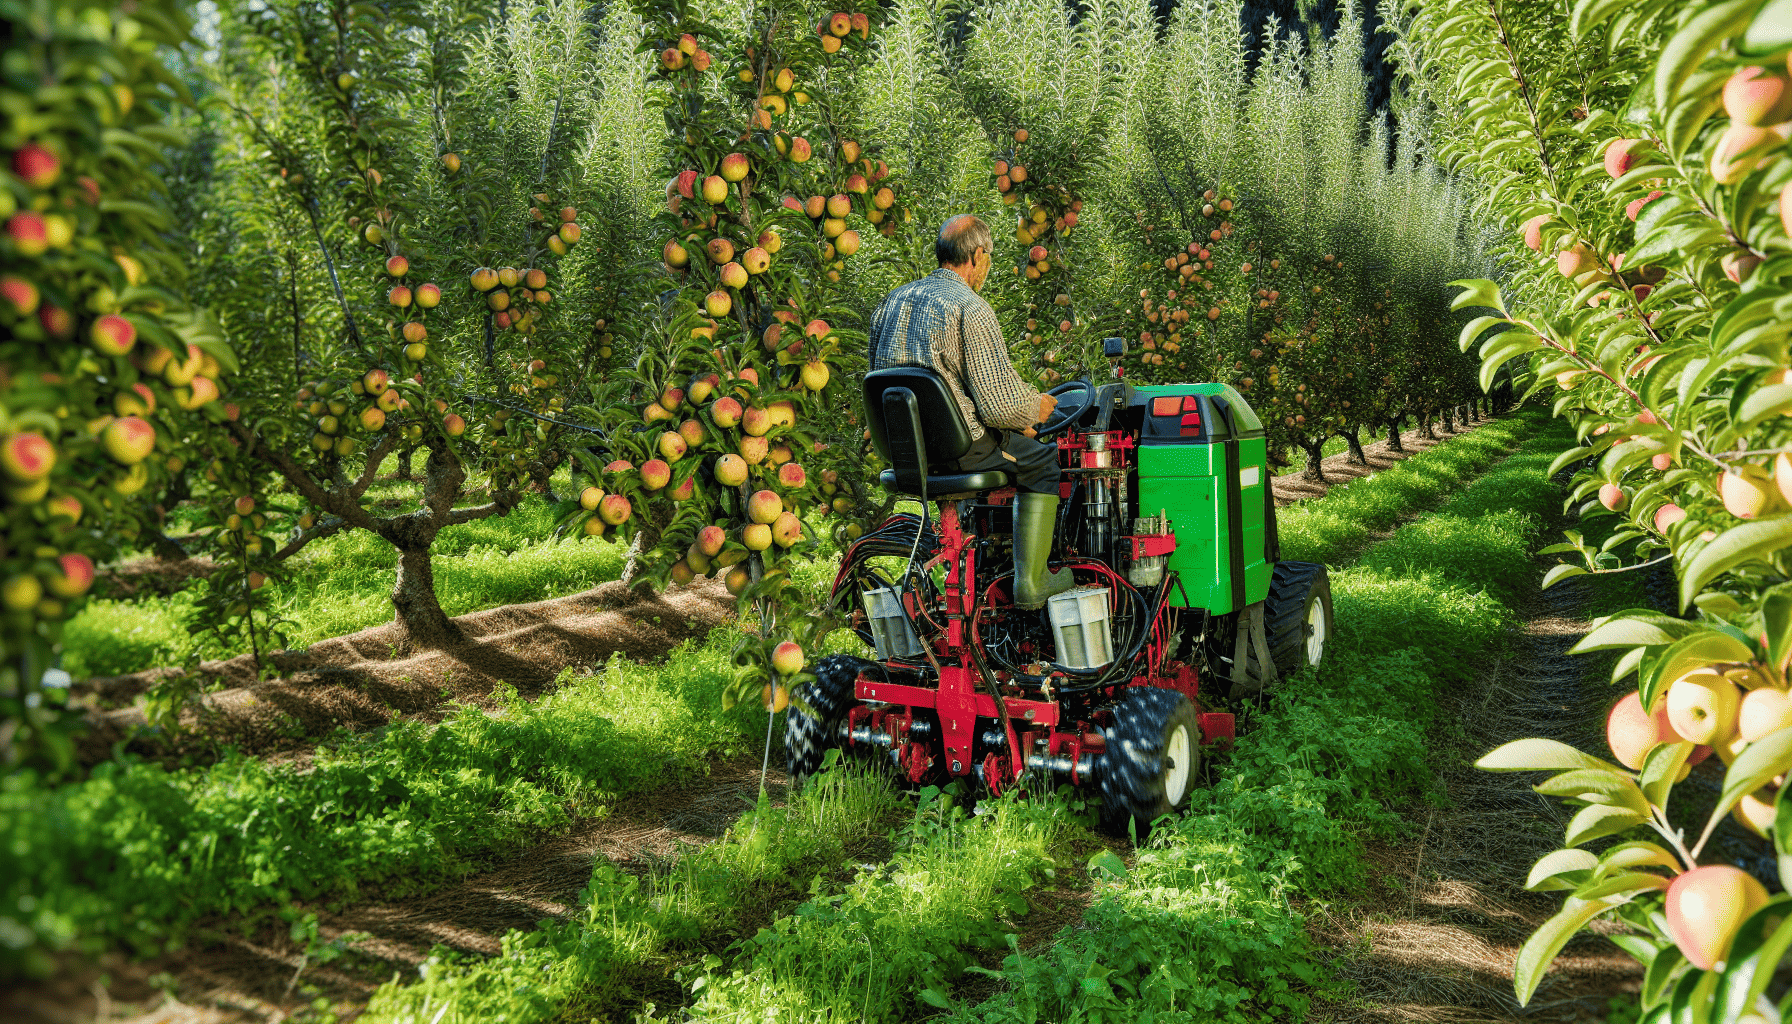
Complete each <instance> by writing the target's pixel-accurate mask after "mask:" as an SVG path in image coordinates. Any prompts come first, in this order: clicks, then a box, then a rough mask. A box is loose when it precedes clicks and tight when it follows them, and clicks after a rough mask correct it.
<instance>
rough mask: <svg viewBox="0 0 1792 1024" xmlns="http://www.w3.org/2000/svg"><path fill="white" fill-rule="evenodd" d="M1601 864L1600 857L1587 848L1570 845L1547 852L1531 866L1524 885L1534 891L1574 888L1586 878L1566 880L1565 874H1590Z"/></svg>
mask: <svg viewBox="0 0 1792 1024" xmlns="http://www.w3.org/2000/svg"><path fill="white" fill-rule="evenodd" d="M1598 866H1599V858H1598V857H1596V856H1594V855H1593V854H1592V853H1591V852H1589V851H1587V850H1579V849H1574V848H1572V847H1570V848H1569V849H1566V850H1556V851H1555V852H1553V853H1546V854H1544V855H1543V857H1542V859H1540V860H1538V861H1537V863H1536V864H1535V865H1533V866H1532V867H1531V875H1530V877H1529V878H1527V879H1526V880H1525V883H1524V887H1525V888H1526V889H1529V890H1531V891H1532V892H1548V891H1549V890H1551V889H1573V888H1575V887H1576V886H1577V885H1578V884H1580V882H1581V881H1584V879H1575V880H1571V881H1564V880H1563V876H1564V875H1587V876H1590V875H1591V874H1592V872H1593V869H1594V868H1597V867H1598Z"/></svg>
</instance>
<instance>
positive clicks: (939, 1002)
mask: <svg viewBox="0 0 1792 1024" xmlns="http://www.w3.org/2000/svg"><path fill="white" fill-rule="evenodd" d="M921 1001H922V1002H924V1003H926V1004H927V1005H929V1006H937V1007H939V1008H940V1009H942V1010H950V1009H951V1008H952V1000H951V999H949V998H947V997H946V996H944V995H942V994H940V993H939V992H938V991H936V990H934V989H931V988H924V989H922V990H921Z"/></svg>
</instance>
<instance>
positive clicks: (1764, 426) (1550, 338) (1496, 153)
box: [1399, 0, 1792, 1021]
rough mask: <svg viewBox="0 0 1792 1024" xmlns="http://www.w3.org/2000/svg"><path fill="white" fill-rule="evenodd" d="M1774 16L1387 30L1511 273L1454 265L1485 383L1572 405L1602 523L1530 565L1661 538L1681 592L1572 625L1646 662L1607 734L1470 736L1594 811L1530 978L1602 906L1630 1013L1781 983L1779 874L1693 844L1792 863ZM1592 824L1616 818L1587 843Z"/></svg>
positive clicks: (1580, 12)
mask: <svg viewBox="0 0 1792 1024" xmlns="http://www.w3.org/2000/svg"><path fill="white" fill-rule="evenodd" d="M1788 24H1789V23H1788V21H1787V19H1786V18H1785V15H1784V9H1783V6H1776V5H1773V4H1758V3H1729V4H1726V3H1709V2H1695V3H1688V4H1680V5H1673V6H1669V7H1641V8H1631V7H1625V6H1623V5H1618V6H1604V5H1596V4H1579V5H1576V6H1574V7H1573V8H1572V9H1560V8H1548V7H1543V6H1539V5H1534V4H1528V3H1513V2H1509V0H1498V2H1495V3H1492V4H1479V3H1477V4H1469V3H1455V2H1446V3H1441V4H1437V5H1434V6H1429V7H1426V8H1424V9H1423V10H1421V11H1419V12H1418V13H1417V14H1416V15H1414V16H1412V17H1411V18H1410V19H1409V20H1407V21H1406V22H1403V23H1402V24H1401V26H1400V27H1401V29H1402V39H1403V46H1402V48H1401V50H1400V51H1399V52H1400V53H1401V55H1402V59H1403V62H1404V66H1405V68H1406V70H1407V72H1408V76H1409V79H1410V81H1411V83H1412V86H1413V88H1414V90H1415V92H1417V93H1418V94H1420V95H1421V96H1422V97H1424V98H1426V99H1428V100H1430V101H1432V102H1434V103H1435V104H1436V109H1437V122H1436V125H1435V129H1434V135H1435V137H1436V139H1437V145H1438V147H1439V149H1440V151H1441V152H1442V154H1443V155H1444V156H1445V157H1446V158H1448V159H1449V160H1450V161H1451V162H1452V163H1453V164H1454V165H1456V166H1458V167H1459V168H1461V169H1462V170H1463V171H1464V172H1465V173H1469V174H1472V175H1473V176H1474V177H1475V178H1476V179H1478V181H1479V183H1480V186H1481V187H1482V188H1483V189H1484V190H1485V195H1486V201H1487V203H1488V206H1489V208H1490V209H1491V210H1492V211H1494V212H1495V214H1496V215H1497V216H1499V217H1500V219H1501V220H1502V221H1503V222H1504V223H1503V228H1504V229H1505V237H1506V238H1507V239H1508V241H1507V243H1506V248H1505V253H1506V255H1507V257H1508V260H1507V263H1506V268H1505V269H1506V270H1507V273H1506V274H1505V276H1504V278H1503V280H1502V281H1501V282H1499V283H1496V282H1494V281H1492V280H1463V281H1460V282H1457V283H1458V284H1459V285H1460V286H1461V291H1460V294H1459V296H1458V297H1457V299H1456V305H1457V306H1458V307H1460V308H1464V309H1478V310H1479V311H1481V312H1482V314H1483V315H1481V316H1478V317H1477V318H1476V319H1475V320H1474V321H1472V322H1471V323H1470V324H1469V325H1468V326H1467V327H1466V328H1465V329H1464V330H1463V331H1462V334H1461V345H1462V347H1463V348H1464V349H1465V350H1467V349H1469V348H1471V347H1473V346H1475V345H1476V344H1477V343H1478V344H1479V346H1480V349H1479V352H1480V356H1481V362H1482V366H1481V383H1482V385H1483V386H1484V387H1485V386H1488V385H1490V384H1491V383H1492V382H1493V381H1494V379H1495V377H1496V375H1497V374H1500V373H1502V372H1507V373H1511V374H1512V376H1513V377H1514V378H1516V379H1517V380H1518V381H1519V383H1520V384H1521V386H1524V387H1526V388H1528V393H1530V394H1542V395H1547V396H1549V397H1550V398H1551V399H1552V400H1553V404H1554V407H1555V410H1556V412H1557V414H1558V415H1561V416H1564V417H1566V418H1567V419H1568V420H1569V421H1570V422H1571V423H1573V424H1574V426H1575V429H1576V434H1577V444H1576V445H1575V446H1574V447H1572V448H1570V449H1568V450H1566V451H1564V452H1563V453H1562V454H1561V456H1560V457H1559V458H1558V459H1557V460H1556V466H1555V468H1556V469H1558V470H1560V469H1564V468H1567V467H1570V466H1574V467H1579V468H1577V469H1576V471H1575V472H1574V474H1573V477H1572V481H1571V485H1570V486H1571V491H1570V496H1571V501H1572V502H1574V503H1575V505H1576V507H1577V508H1578V511H1579V512H1580V514H1581V515H1582V516H1583V517H1584V518H1585V519H1587V520H1588V521H1589V523H1590V524H1591V525H1592V526H1593V528H1595V529H1597V530H1599V531H1600V533H1601V534H1602V535H1604V536H1605V538H1606V539H1605V540H1603V542H1601V543H1598V544H1595V543H1593V542H1591V541H1590V540H1588V539H1587V537H1586V536H1585V534H1583V533H1582V532H1581V531H1574V532H1571V533H1570V534H1569V535H1568V540H1567V541H1566V543H1563V544H1561V545H1557V546H1555V548H1554V549H1553V550H1554V551H1555V552H1557V553H1560V554H1564V555H1570V556H1572V560H1570V561H1565V562H1563V563H1562V564H1560V565H1557V566H1556V567H1554V568H1553V569H1551V570H1550V571H1549V573H1548V574H1547V575H1546V576H1545V578H1544V584H1545V585H1546V586H1548V585H1552V584H1554V583H1556V582H1558V581H1560V580H1562V579H1566V578H1568V577H1571V576H1575V575H1584V574H1587V573H1606V572H1622V571H1628V570H1630V569H1634V568H1638V567H1640V566H1643V565H1648V564H1653V563H1656V562H1663V561H1670V560H1671V561H1672V563H1673V564H1674V567H1675V571H1676V573H1677V574H1678V576H1679V605H1680V608H1682V609H1685V610H1687V611H1688V612H1690V613H1691V617H1690V618H1680V617H1675V616H1668V615H1662V614H1660V613H1657V612H1654V611H1651V610H1645V609H1633V610H1629V611H1625V612H1620V613H1618V614H1616V615H1613V616H1609V617H1607V618H1604V619H1601V620H1599V621H1598V622H1596V623H1595V628H1594V629H1593V631H1592V632H1591V633H1589V634H1588V635H1587V636H1586V638H1585V639H1583V640H1582V641H1581V643H1580V644H1579V645H1578V646H1577V648H1576V650H1577V651H1591V650H1615V651H1622V652H1623V653H1622V655H1621V656H1620V658H1619V660H1618V662H1617V665H1616V667H1615V669H1614V671H1613V679H1614V682H1619V683H1623V684H1626V686H1627V688H1628V687H1629V686H1630V685H1634V692H1632V693H1631V694H1630V695H1628V696H1626V697H1625V698H1624V699H1623V700H1621V701H1620V702H1619V703H1618V704H1617V705H1616V706H1615V707H1614V708H1613V709H1612V711H1611V713H1610V715H1609V717H1608V720H1607V734H1606V738H1607V744H1608V746H1609V748H1610V753H1611V755H1612V760H1608V759H1606V758H1604V757H1602V756H1601V757H1595V756H1592V755H1590V754H1587V753H1584V752H1582V751H1579V750H1576V749H1573V748H1569V747H1565V746H1563V745H1561V744H1556V743H1552V742H1550V741H1545V740H1534V739H1533V740H1520V741H1517V742H1515V743H1513V744H1509V745H1507V746H1506V747H1502V748H1500V749H1499V750H1496V751H1494V752H1492V753H1490V754H1489V755H1487V757H1486V758H1484V759H1483V760H1482V762H1481V763H1482V766H1483V767H1486V768H1489V769H1492V770H1527V771H1528V770H1541V771H1551V772H1554V773H1555V774H1554V775H1552V777H1551V778H1550V779H1548V780H1547V781H1545V782H1544V783H1543V784H1541V785H1540V786H1538V787H1537V788H1538V789H1539V790H1540V791H1541V792H1544V793H1547V794H1550V795H1555V796H1560V797H1563V798H1566V799H1568V800H1570V801H1571V802H1573V803H1574V804H1576V805H1577V806H1578V808H1579V809H1578V810H1577V811H1576V813H1575V815H1574V817H1573V819H1572V821H1571V822H1570V824H1569V826H1568V829H1567V834H1566V835H1565V836H1564V837H1563V848H1562V849H1561V850H1558V851H1556V852H1554V853H1552V854H1550V855H1548V856H1546V857H1545V858H1544V859H1543V860H1542V861H1540V862H1539V863H1538V865H1537V867H1536V868H1535V869H1534V870H1533V871H1532V873H1531V877H1530V879H1529V881H1528V884H1529V886H1530V887H1531V888H1533V889H1540V890H1555V891H1561V892H1564V893H1565V894H1566V898H1565V901H1564V903H1563V907H1562V910H1561V912H1560V913H1559V914H1557V915H1556V917H1554V918H1553V919H1551V920H1550V921H1549V922H1548V923H1547V924H1545V925H1544V926H1543V927H1542V928H1540V929H1539V930H1538V931H1537V932H1536V933H1535V934H1533V935H1532V936H1531V938H1530V940H1529V941H1528V942H1527V943H1526V944H1525V946H1524V948H1523V949H1522V950H1521V951H1520V954H1519V960H1518V964H1517V970H1516V971H1515V975H1516V986H1517V990H1518V995H1519V997H1520V999H1521V1000H1528V999H1529V998H1530V997H1531V995H1532V994H1533V993H1534V992H1535V991H1536V989H1537V986H1538V985H1539V984H1540V983H1541V981H1542V980H1543V975H1544V971H1545V970H1546V968H1547V967H1548V965H1549V963H1550V962H1551V961H1552V960H1553V959H1554V957H1555V955H1556V954H1557V952H1558V951H1559V950H1560V949H1561V948H1562V946H1563V944H1564V943H1565V942H1566V941H1567V940H1568V939H1569V938H1570V937H1572V936H1573V935H1574V934H1575V933H1577V932H1578V931H1580V930H1581V929H1582V928H1584V927H1586V926H1587V925H1589V924H1591V923H1592V922H1593V921H1595V920H1599V919H1615V920H1616V921H1618V922H1620V923H1621V924H1623V925H1625V926H1626V927H1625V928H1624V930H1622V931H1620V932H1618V933H1617V934H1615V935H1613V941H1615V942H1617V943H1618V944H1619V945H1620V946H1621V947H1623V948H1624V949H1625V950H1626V951H1627V952H1629V953H1631V954H1632V955H1634V956H1636V957H1637V958H1638V959H1639V960H1640V961H1642V962H1643V963H1644V965H1645V966H1646V968H1647V972H1646V976H1645V977H1646V980H1645V984H1644V987H1643V991H1642V993H1641V1001H1642V1004H1643V1010H1644V1017H1643V1019H1644V1020H1649V1021H1657V1020H1662V1021H1665V1020H1670V1019H1681V1018H1683V1017H1684V1018H1685V1019H1705V1018H1706V1017H1707V1016H1711V1017H1718V1016H1721V1017H1722V1018H1723V1019H1726V1020H1747V1019H1754V1020H1778V1019H1781V1017H1782V1015H1783V1013H1784V1011H1785V1008H1786V1007H1785V1004H1784V1002H1783V1001H1782V1002H1781V1003H1779V1004H1777V1005H1776V1004H1775V1003H1773V1002H1772V1001H1770V1000H1768V999H1767V998H1766V996H1765V993H1766V992H1767V986H1768V983H1769V981H1770V979H1771V978H1772V977H1773V975H1774V973H1775V968H1776V966H1777V965H1778V964H1779V963H1780V962H1781V960H1782V958H1783V954H1784V952H1785V950H1786V949H1787V946H1788V939H1792V928H1789V926H1788V924H1787V922H1788V919H1789V918H1788V912H1787V903H1788V897H1786V896H1784V895H1779V896H1773V897H1771V898H1770V897H1769V896H1768V894H1767V891H1766V889H1765V888H1764V887H1763V886H1762V884H1761V882H1760V880H1758V879H1756V878H1754V877H1752V876H1750V875H1747V874H1744V873H1743V872H1741V871H1739V870H1737V869H1736V868H1733V867H1730V866H1728V865H1724V864H1703V863H1701V859H1702V858H1703V859H1709V856H1710V855H1709V853H1708V851H1707V844H1708V841H1709V838H1710V836H1711V834H1712V832H1713V831H1714V829H1715V827H1716V825H1717V824H1718V822H1719V821H1720V820H1721V819H1722V818H1723V816H1724V815H1726V814H1731V815H1734V816H1735V818H1736V819H1737V820H1738V821H1739V822H1740V823H1741V824H1742V825H1743V826H1744V827H1745V828H1747V829H1749V830H1751V831H1753V832H1755V833H1757V834H1759V835H1762V836H1764V837H1768V838H1770V839H1771V840H1772V842H1773V847H1774V850H1775V851H1776V853H1778V854H1779V856H1780V861H1779V865H1780V872H1779V873H1780V878H1781V881H1783V880H1784V878H1785V872H1786V868H1787V865H1788V861H1787V860H1786V854H1787V852H1788V851H1789V850H1792V828H1788V825H1787V822H1788V821H1792V819H1789V818H1787V817H1786V809H1787V798H1786V793H1787V788H1786V787H1785V786H1784V784H1783V783H1784V777H1785V774H1786V772H1787V771H1788V770H1789V769H1792V715H1788V714H1787V713H1786V708H1787V707H1788V705H1789V704H1792V699H1789V698H1788V696H1787V691H1788V680H1787V671H1788V665H1789V661H1792V587H1789V585H1788V583H1787V580H1788V574H1789V573H1792V562H1789V559H1788V550H1789V548H1788V543H1789V541H1792V515H1789V514H1788V509H1789V508H1792V505H1789V504H1788V497H1789V496H1792V428H1788V426H1787V419H1786V413H1788V411H1792V386H1788V384H1787V383H1786V381H1787V379H1788V374H1789V372H1792V371H1788V369H1787V367H1788V365H1789V364H1792V352H1789V351H1788V344H1789V339H1792V317H1788V316H1787V314H1786V310H1785V304H1784V301H1783V298H1784V295H1785V291H1786V283H1787V279H1788V275H1789V274H1792V256H1789V255H1788V254H1789V253H1792V237H1789V235H1792V217H1789V216H1788V211H1789V210H1792V196H1788V194H1787V191H1786V190H1787V183H1788V181H1789V180H1792V161H1788V160H1787V158H1786V139H1787V137H1788V135H1789V134H1792V66H1789V65H1788V60H1789V57H1792V31H1788ZM1446 65H1450V66H1453V67H1454V68H1457V69H1461V70H1462V74H1460V75H1458V74H1456V72H1455V71H1451V72H1449V73H1447V74H1446V73H1444V72H1443V71H1442V69H1443V68H1444V67H1445V66H1446ZM1601 753H1602V754H1603V753H1604V752H1603V751H1602V752H1601ZM1709 754H1715V755H1716V756H1717V758H1718V759H1719V761H1720V762H1721V763H1722V764H1723V765H1724V768H1725V770H1724V772H1723V783H1722V789H1721V792H1720V795H1719V799H1718V802H1717V806H1716V807H1715V808H1714V809H1713V810H1712V812H1711V814H1710V815H1709V816H1708V817H1706V819H1705V820H1703V821H1698V820H1696V819H1695V820H1693V821H1691V822H1689V823H1685V824H1683V823H1682V820H1681V818H1680V817H1679V816H1678V815H1677V814H1676V813H1675V811H1676V809H1675V808H1674V807H1673V806H1672V805H1671V804H1670V797H1671V794H1672V788H1673V786H1674V785H1675V783H1676V782H1678V781H1679V780H1681V779H1682V778H1684V777H1685V776H1686V774H1687V766H1688V765H1691V764H1694V763H1696V762H1697V761H1699V760H1701V759H1703V758H1705V757H1706V756H1707V755H1709ZM1614 760H1615V762H1616V763H1613V761H1614ZM1605 837H1617V838H1619V839H1620V840H1623V841H1621V842H1619V843H1618V844H1617V845H1615V846H1610V847H1608V848H1606V849H1604V851H1603V852H1601V853H1594V852H1591V851H1588V850H1585V849H1583V847H1584V845H1585V844H1586V843H1588V842H1591V841H1593V840H1596V839H1601V838H1605Z"/></svg>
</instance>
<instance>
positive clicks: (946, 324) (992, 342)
mask: <svg viewBox="0 0 1792 1024" xmlns="http://www.w3.org/2000/svg"><path fill="white" fill-rule="evenodd" d="M886 366H924V367H927V368H929V369H931V370H933V371H934V372H935V373H938V374H939V375H940V376H941V377H942V378H944V379H945V381H946V386H947V387H949V388H951V389H952V394H953V396H954V397H956V398H957V399H958V407H959V409H960V410H962V411H963V412H964V418H965V422H966V423H967V424H969V425H970V428H971V437H972V439H973V440H976V439H978V438H981V437H982V436H983V435H984V434H985V433H987V431H986V430H985V428H987V427H993V428H995V429H998V430H1025V429H1026V428H1028V427H1030V426H1032V425H1033V424H1035V423H1037V422H1039V392H1038V391H1036V390H1034V389H1033V388H1032V387H1029V386H1028V385H1027V382H1026V381H1024V380H1021V379H1020V374H1018V373H1015V372H1014V365H1013V364H1012V363H1010V362H1009V361H1008V346H1007V345H1005V344H1003V343H1002V325H1001V324H1000V323H998V322H997V321H996V313H995V310H993V309H991V308H989V303H987V302H985V301H983V299H982V298H981V297H980V296H978V294H977V293H976V292H974V291H972V290H971V286H970V285H968V284H966V283H965V280H964V278H962V277H959V276H958V274H956V273H955V272H953V271H950V270H947V269H946V268H945V267H941V268H940V269H938V270H936V271H934V272H933V273H931V274H929V275H927V276H926V277H923V278H922V279H921V280H919V281H913V282H910V283H909V284H905V285H903V286H902V287H900V288H898V289H896V290H895V291H893V292H891V293H890V294H889V295H887V296H885V297H884V301H883V302H882V303H881V304H879V305H878V307H877V312H875V313H873V314H871V368H872V369H873V370H881V369H883V368H884V367H886ZM967 385H968V386H967Z"/></svg>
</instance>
